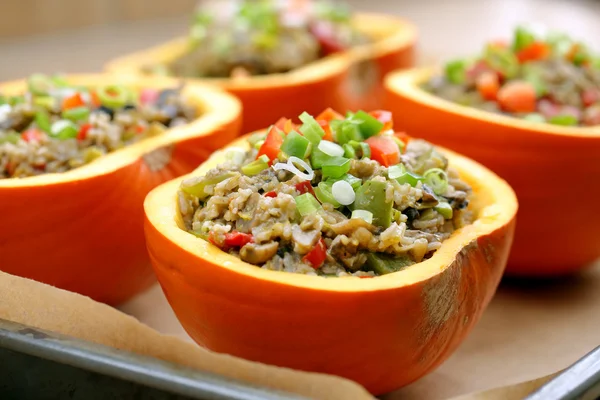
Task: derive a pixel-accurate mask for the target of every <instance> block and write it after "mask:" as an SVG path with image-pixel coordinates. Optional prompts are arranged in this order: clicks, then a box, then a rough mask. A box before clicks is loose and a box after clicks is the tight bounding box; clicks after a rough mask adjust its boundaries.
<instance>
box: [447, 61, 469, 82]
mask: <svg viewBox="0 0 600 400" xmlns="http://www.w3.org/2000/svg"><path fill="white" fill-rule="evenodd" d="M444 72H445V75H446V79H447V80H448V82H450V83H454V84H456V85H460V84H462V83H464V81H465V79H466V78H467V63H466V61H465V60H454V61H450V62H449V63H447V64H446V67H445V69H444Z"/></svg>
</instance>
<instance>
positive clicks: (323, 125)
mask: <svg viewBox="0 0 600 400" xmlns="http://www.w3.org/2000/svg"><path fill="white" fill-rule="evenodd" d="M317 122H318V123H319V125H321V128H323V130H324V131H325V135H323V140H329V141H333V132H332V131H331V127H330V126H329V121H326V120H324V119H317Z"/></svg>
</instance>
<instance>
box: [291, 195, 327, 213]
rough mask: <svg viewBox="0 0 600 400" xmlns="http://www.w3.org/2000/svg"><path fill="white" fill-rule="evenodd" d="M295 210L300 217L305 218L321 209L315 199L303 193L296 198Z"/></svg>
mask: <svg viewBox="0 0 600 400" xmlns="http://www.w3.org/2000/svg"><path fill="white" fill-rule="evenodd" d="M294 200H295V201H296V209H297V210H298V212H299V213H300V215H301V216H303V217H305V216H307V215H310V214H314V213H315V212H317V211H318V210H319V209H320V208H321V204H319V202H318V201H317V199H315V196H313V195H312V194H310V193H304V194H301V195H300V196H296V198H295V199H294Z"/></svg>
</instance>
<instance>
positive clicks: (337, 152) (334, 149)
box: [319, 140, 344, 157]
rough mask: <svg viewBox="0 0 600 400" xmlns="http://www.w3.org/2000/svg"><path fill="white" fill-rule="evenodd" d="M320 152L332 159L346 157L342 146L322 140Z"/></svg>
mask: <svg viewBox="0 0 600 400" xmlns="http://www.w3.org/2000/svg"><path fill="white" fill-rule="evenodd" d="M319 150H321V151H322V152H323V153H325V154H327V155H328V156H331V157H341V156H343V155H344V149H343V148H342V146H340V145H339V144H337V143H333V142H330V141H329V140H321V142H319Z"/></svg>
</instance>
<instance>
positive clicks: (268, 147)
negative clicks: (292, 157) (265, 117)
mask: <svg viewBox="0 0 600 400" xmlns="http://www.w3.org/2000/svg"><path fill="white" fill-rule="evenodd" d="M282 144H283V137H282V135H281V130H280V129H279V128H277V127H276V126H272V127H271V128H270V129H269V133H268V134H267V137H266V138H265V142H264V143H263V144H262V146H260V149H258V154H257V155H256V158H257V159H258V158H259V157H260V156H262V155H263V154H264V155H266V156H267V157H269V160H270V162H269V164H270V163H271V161H273V160H274V159H276V158H277V155H279V149H280V148H281V145H282Z"/></svg>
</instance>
